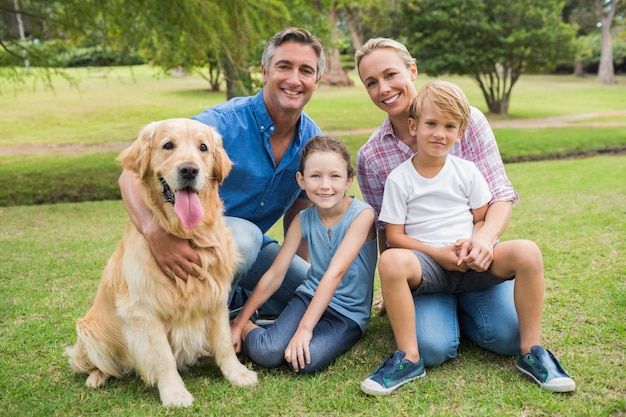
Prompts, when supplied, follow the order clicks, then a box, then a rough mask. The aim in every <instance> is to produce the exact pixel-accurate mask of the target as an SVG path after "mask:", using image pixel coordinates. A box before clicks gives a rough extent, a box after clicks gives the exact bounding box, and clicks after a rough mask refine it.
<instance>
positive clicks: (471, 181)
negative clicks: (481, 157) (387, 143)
mask: <svg viewBox="0 0 626 417" xmlns="http://www.w3.org/2000/svg"><path fill="white" fill-rule="evenodd" d="M412 159H413V158H410V159H408V160H406V161H405V162H403V163H401V164H400V165H398V166H397V167H396V168H394V170H393V171H391V173H390V174H389V176H388V177H387V180H386V182H385V192H384V194H383V203H382V207H381V211H380V217H379V220H380V221H383V222H385V223H390V224H404V233H405V234H406V235H407V236H409V237H411V238H413V239H415V240H418V241H420V242H422V243H425V244H427V245H430V246H434V247H442V246H447V245H451V244H453V243H454V242H456V240H457V239H459V238H469V237H470V236H471V235H472V231H473V229H474V217H473V216H472V213H471V212H470V209H475V208H479V207H482V206H484V205H485V204H487V203H488V202H489V201H490V200H491V192H490V191H489V187H488V185H487V181H485V179H484V178H483V176H482V174H481V173H480V171H479V170H478V169H477V168H476V166H475V165H474V163H473V162H470V161H466V160H464V159H461V158H458V157H456V156H453V155H448V157H447V158H446V162H445V164H444V166H443V168H442V169H441V171H440V172H439V173H438V174H437V175H436V176H435V177H433V178H424V177H422V176H421V175H420V174H419V173H418V172H417V170H416V169H415V168H414V167H413V162H412Z"/></svg>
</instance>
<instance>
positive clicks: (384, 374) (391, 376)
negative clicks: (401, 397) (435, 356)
mask: <svg viewBox="0 0 626 417" xmlns="http://www.w3.org/2000/svg"><path fill="white" fill-rule="evenodd" d="M404 356H405V353H404V352H403V351H401V350H396V351H395V352H394V353H393V354H392V355H391V356H389V357H388V358H387V359H386V360H385V361H384V362H383V363H382V365H380V366H379V367H378V369H376V371H375V372H374V373H373V374H372V375H371V376H370V377H369V378H367V379H366V380H365V381H363V382H361V391H363V392H364V393H366V394H369V395H387V394H391V393H392V392H393V391H395V390H397V389H398V388H400V387H401V386H402V385H404V384H406V383H407V382H410V381H413V380H414V379H417V378H422V377H424V376H425V375H426V370H425V369H424V361H423V360H422V358H420V360H419V361H418V362H417V363H415V362H411V361H410V360H408V359H404Z"/></svg>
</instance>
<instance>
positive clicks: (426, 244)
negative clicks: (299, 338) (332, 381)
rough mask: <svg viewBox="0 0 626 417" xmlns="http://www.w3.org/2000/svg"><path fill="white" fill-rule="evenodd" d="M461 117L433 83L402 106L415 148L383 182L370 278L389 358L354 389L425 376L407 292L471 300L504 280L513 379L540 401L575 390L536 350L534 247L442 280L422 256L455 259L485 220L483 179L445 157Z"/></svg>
mask: <svg viewBox="0 0 626 417" xmlns="http://www.w3.org/2000/svg"><path fill="white" fill-rule="evenodd" d="M469 116H470V107H469V103H468V101H467V98H466V97H465V95H464V94H463V92H462V91H461V90H460V89H459V88H458V87H457V86H455V85H454V84H451V83H447V82H443V81H435V82H431V83H428V84H426V85H425V86H424V87H423V88H422V89H421V90H420V91H419V92H418V94H417V96H416V97H415V99H414V101H413V102H412V104H411V110H410V116H409V121H408V123H409V132H410V134H411V135H414V136H416V138H417V152H416V154H415V155H414V156H413V157H412V158H411V159H409V160H407V161H405V162H404V163H402V164H400V165H399V166H398V167H397V168H395V169H394V170H393V171H392V172H391V174H389V176H388V178H387V181H386V184H385V192H384V196H383V204H382V208H381V213H380V218H379V219H380V220H381V221H384V222H385V223H386V236H387V243H388V245H389V247H390V249H388V250H386V251H384V252H383V253H382V255H381V257H380V259H379V265H378V270H379V275H380V281H381V290H382V294H383V299H384V300H385V306H386V310H387V314H388V316H389V321H390V323H391V328H392V330H393V333H394V337H395V339H396V344H397V347H398V350H397V351H396V352H394V353H393V354H392V355H391V356H390V357H389V358H388V359H386V360H385V361H384V362H383V364H382V365H380V366H379V368H378V369H377V370H376V371H375V372H374V373H373V374H372V375H371V376H370V377H369V378H367V379H366V380H365V381H363V382H362V383H361V390H362V391H363V392H365V393H367V394H370V395H377V394H383V395H384V394H389V393H391V392H393V391H394V390H396V389H398V388H399V387H401V386H402V385H403V384H405V383H407V382H409V381H412V380H414V379H416V378H421V377H423V376H425V375H426V371H425V369H424V362H423V359H422V358H421V357H420V354H419V350H418V343H417V336H416V332H415V326H414V323H415V309H414V304H413V297H412V293H413V292H418V293H437V292H453V293H459V292H466V291H474V290H479V289H484V288H488V287H491V286H494V285H498V284H499V283H501V282H503V281H505V280H510V279H515V308H516V311H517V316H518V319H519V328H520V352H521V353H522V355H520V358H519V360H518V365H517V367H518V369H519V370H520V371H521V372H523V373H525V374H527V375H528V376H529V377H531V378H532V379H533V380H534V381H535V382H537V383H538V384H539V385H540V386H541V387H542V388H545V389H547V390H550V391H557V392H568V391H573V390H574V389H575V387H576V384H575V382H574V381H573V380H572V379H571V378H570V377H569V376H568V375H567V374H566V373H565V371H563V369H562V368H561V365H560V364H559V362H558V360H557V359H556V358H555V357H554V356H553V355H552V354H551V353H550V352H549V351H547V350H545V349H544V348H542V347H541V346H540V340H541V315H542V309H543V297H544V280H543V260H542V256H541V251H540V250H539V248H538V247H537V245H536V244H535V243H533V242H531V241H528V240H513V241H507V242H502V243H498V244H497V246H495V247H494V253H493V261H492V263H491V266H489V269H487V270H486V271H484V272H477V271H475V270H472V269H469V268H468V267H467V266H466V265H465V261H466V260H465V259H458V261H457V266H458V269H459V271H446V270H444V269H443V268H441V267H440V266H439V265H438V264H437V263H436V262H434V261H433V259H432V256H430V255H429V253H432V248H439V247H448V248H450V251H453V252H455V253H454V255H455V256H457V258H458V255H459V250H458V248H459V247H460V244H461V243H462V242H463V241H464V240H465V239H468V238H469V237H470V236H471V235H472V233H474V232H476V231H477V230H479V229H480V227H481V226H482V224H483V223H484V220H485V214H486V212H487V208H488V206H487V203H488V202H489V200H490V199H491V194H490V192H489V188H488V187H487V184H486V182H485V180H484V178H483V177H482V175H481V174H480V172H479V171H478V170H477V169H476V167H475V166H474V165H473V164H472V163H471V162H468V161H464V160H462V159H460V158H457V157H454V156H452V155H448V152H449V151H450V149H451V148H452V147H453V146H454V144H455V143H457V142H458V141H459V140H460V139H461V137H462V136H463V133H464V130H465V128H466V127H467V123H468V120H469ZM485 267H486V266H485ZM418 319H419V318H418Z"/></svg>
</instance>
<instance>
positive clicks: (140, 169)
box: [117, 122, 158, 178]
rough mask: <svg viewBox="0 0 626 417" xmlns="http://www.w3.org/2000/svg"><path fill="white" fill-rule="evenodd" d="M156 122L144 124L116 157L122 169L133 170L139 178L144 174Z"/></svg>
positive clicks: (147, 164)
mask: <svg viewBox="0 0 626 417" xmlns="http://www.w3.org/2000/svg"><path fill="white" fill-rule="evenodd" d="M157 124H158V122H152V123H149V124H147V125H146V126H144V127H143V129H141V131H140V132H139V135H138V136H137V139H135V141H134V142H133V143H132V144H131V145H130V146H129V147H128V148H126V149H124V150H123V151H122V152H121V153H120V154H119V156H118V157H117V161H118V162H119V163H120V164H121V165H122V167H123V168H124V169H128V170H131V171H133V172H134V173H136V174H137V175H138V176H139V178H143V177H144V175H146V170H147V169H148V166H149V163H150V153H151V151H152V137H153V136H154V130H155V128H156V126H157Z"/></svg>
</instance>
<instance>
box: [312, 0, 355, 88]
mask: <svg viewBox="0 0 626 417" xmlns="http://www.w3.org/2000/svg"><path fill="white" fill-rule="evenodd" d="M328 19H329V21H330V24H331V25H332V27H333V28H334V29H333V45H332V46H331V47H330V48H328V53H327V54H326V71H325V73H324V77H323V78H322V80H321V81H320V84H321V85H333V86H343V87H345V86H351V85H354V81H352V79H351V78H350V77H348V73H347V72H346V71H344V70H343V68H341V57H340V56H339V49H337V47H336V45H337V44H338V42H339V30H338V29H337V21H338V20H339V12H338V10H337V6H336V5H335V6H333V7H331V9H330V12H329V16H328Z"/></svg>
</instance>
